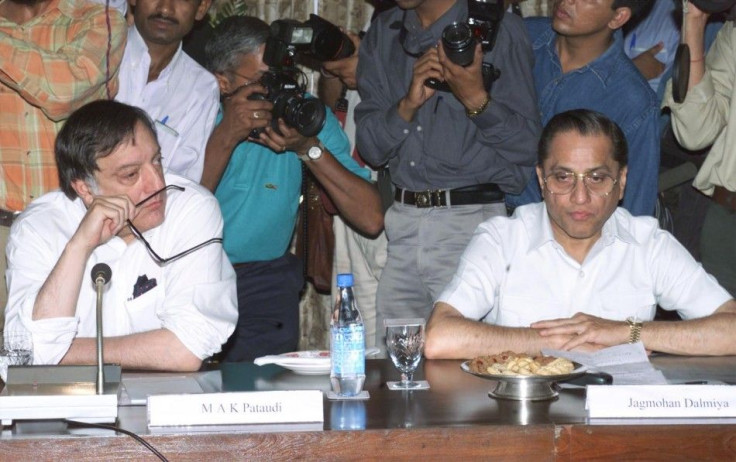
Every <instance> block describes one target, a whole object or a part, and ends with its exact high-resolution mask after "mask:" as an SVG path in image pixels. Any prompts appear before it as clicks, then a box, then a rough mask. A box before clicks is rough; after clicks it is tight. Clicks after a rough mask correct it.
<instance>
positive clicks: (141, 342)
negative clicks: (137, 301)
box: [60, 329, 202, 372]
mask: <svg viewBox="0 0 736 462" xmlns="http://www.w3.org/2000/svg"><path fill="white" fill-rule="evenodd" d="M103 352H104V355H105V357H104V361H105V362H106V363H112V364H120V365H121V366H122V367H123V369H151V370H166V371H183V372H188V371H197V370H199V367H200V366H201V365H202V360H201V359H200V358H198V357H197V356H195V355H194V354H192V352H191V351H189V350H188V349H187V348H186V347H185V346H184V344H183V343H182V342H181V341H180V340H179V338H178V337H177V336H176V335H175V334H174V333H173V332H171V331H169V330H167V329H157V330H152V331H148V332H140V333H138V334H131V335H124V336H121V337H105V339H104V342H103ZM60 364H81V365H92V364H97V339H95V338H75V339H74V340H73V341H72V344H71V346H70V347H69V350H68V351H67V353H66V355H65V356H64V358H63V359H62V360H61V363H60Z"/></svg>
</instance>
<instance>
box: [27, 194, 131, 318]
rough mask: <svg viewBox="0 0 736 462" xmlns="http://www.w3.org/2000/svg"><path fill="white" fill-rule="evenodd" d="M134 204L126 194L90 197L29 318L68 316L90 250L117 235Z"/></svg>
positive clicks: (73, 303) (75, 300)
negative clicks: (87, 206) (87, 205)
mask: <svg viewBox="0 0 736 462" xmlns="http://www.w3.org/2000/svg"><path fill="white" fill-rule="evenodd" d="M134 216H135V207H134V205H133V203H132V202H131V201H130V199H128V197H127V196H107V197H104V196H98V197H96V198H94V199H93V200H92V203H91V204H90V205H89V208H88V209H87V213H86V214H85V216H84V218H83V219H82V222H81V223H80V224H79V227H78V228H77V231H76V232H75V233H74V235H73V236H72V238H71V239H70V240H69V242H68V243H67V245H66V247H65V248H64V250H63V252H62V254H61V256H60V257H59V260H58V261H57V262H56V264H55V265H54V267H53V269H52V270H51V272H50V274H49V275H48V277H46V279H45V281H44V282H43V285H42V286H41V289H40V290H39V292H38V295H37V296H36V300H35V303H34V305H33V313H32V316H31V319H33V320H34V321H38V320H41V319H48V318H59V317H72V316H74V314H75V313H76V310H77V300H78V299H79V290H80V287H81V284H82V278H84V277H86V275H85V274H83V273H84V269H85V267H86V265H87V260H88V259H89V257H90V255H91V254H92V252H93V251H94V250H95V249H96V248H97V246H99V245H100V244H103V243H105V242H107V241H108V240H110V239H111V238H112V237H113V236H115V235H116V234H118V233H119V232H120V231H121V230H122V229H123V227H125V225H126V221H127V219H128V218H129V217H134Z"/></svg>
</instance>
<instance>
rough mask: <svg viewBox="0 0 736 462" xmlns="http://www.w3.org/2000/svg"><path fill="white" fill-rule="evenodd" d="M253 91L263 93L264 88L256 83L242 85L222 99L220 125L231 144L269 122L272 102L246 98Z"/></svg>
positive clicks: (266, 125)
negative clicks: (228, 135)
mask: <svg viewBox="0 0 736 462" xmlns="http://www.w3.org/2000/svg"><path fill="white" fill-rule="evenodd" d="M254 93H261V94H265V93H266V89H265V88H263V86H262V85H260V84H257V83H254V84H250V85H244V86H242V87H240V88H237V89H235V91H233V92H232V93H230V94H229V95H227V96H225V98H224V99H223V102H222V107H223V117H222V122H220V126H221V127H222V129H224V130H226V132H227V133H228V134H230V138H231V140H232V142H233V144H237V143H239V142H241V141H243V140H245V139H246V138H248V135H249V134H250V132H251V131H252V130H253V129H255V128H266V127H268V126H269V125H270V124H271V110H272V109H273V104H272V103H271V102H270V101H264V100H250V99H248V97H249V96H250V95H252V94H254Z"/></svg>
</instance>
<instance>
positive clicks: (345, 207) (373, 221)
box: [262, 115, 383, 236]
mask: <svg viewBox="0 0 736 462" xmlns="http://www.w3.org/2000/svg"><path fill="white" fill-rule="evenodd" d="M279 129H280V131H281V133H282V134H283V135H279V134H278V133H276V132H275V131H273V130H271V129H270V128H269V129H267V131H266V133H267V135H265V136H263V137H262V141H264V144H266V145H267V146H269V147H270V148H271V149H273V150H274V151H277V152H278V151H280V150H282V149H283V148H284V147H285V148H286V149H285V150H287V151H294V152H296V153H297V155H300V156H304V155H306V153H307V150H308V149H309V148H310V147H312V146H315V145H317V144H318V143H319V141H320V140H319V139H318V138H317V137H309V138H307V137H304V136H301V135H299V133H297V131H296V130H295V129H293V128H290V127H288V126H287V125H286V124H284V122H283V120H280V121H279ZM320 137H321V138H323V139H324V141H323V144H324V146H325V148H326V149H325V150H324V151H323V154H322V157H321V158H320V159H318V160H308V159H305V160H304V162H305V165H306V166H307V168H308V169H309V170H310V171H311V172H312V173H313V174H314V176H315V178H317V180H318V181H319V182H320V184H321V185H322V186H323V187H324V188H325V191H327V194H329V196H330V199H332V201H333V202H334V203H335V207H337V210H338V211H339V212H340V215H342V216H343V217H344V218H345V219H346V220H347V221H348V222H350V224H352V225H353V226H355V227H356V228H357V229H358V230H359V231H361V232H363V233H364V234H366V235H368V236H376V235H378V234H379V233H380V232H381V230H383V208H382V206H381V197H380V195H379V194H378V188H377V187H376V186H375V185H374V184H373V183H371V182H369V181H367V179H363V178H361V177H359V176H358V175H356V174H355V173H353V172H351V171H350V170H348V169H347V168H346V166H345V165H343V163H342V162H346V163H347V162H350V163H351V164H352V165H353V166H354V167H355V168H356V169H357V168H358V167H357V164H355V161H353V160H352V159H351V158H350V157H349V148H350V145H349V143H348V142H347V138H346V137H345V135H344V133H342V131H341V130H340V128H339V125H338V122H337V120H336V119H335V117H334V116H332V115H328V118H327V121H326V123H325V128H323V129H322V132H320ZM331 149H332V150H334V152H333V151H331ZM338 150H341V151H342V153H340V152H338ZM339 156H341V157H342V159H341V160H342V162H341V161H339V160H338V157H339Z"/></svg>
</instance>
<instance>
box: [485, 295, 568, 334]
mask: <svg viewBox="0 0 736 462" xmlns="http://www.w3.org/2000/svg"><path fill="white" fill-rule="evenodd" d="M492 316H493V314H492V313H491V314H489V317H492ZM566 317H569V315H568V314H567V312H566V310H565V308H564V306H563V305H562V304H561V303H559V302H556V301H550V299H549V298H541V297H533V296H523V295H502V297H501V300H500V302H499V309H498V313H497V314H496V321H495V322H494V324H496V325H499V326H504V327H529V326H530V325H531V324H532V323H534V322H537V321H546V320H549V319H557V318H566Z"/></svg>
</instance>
